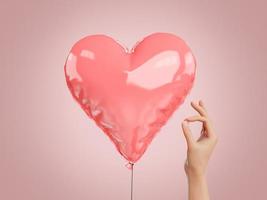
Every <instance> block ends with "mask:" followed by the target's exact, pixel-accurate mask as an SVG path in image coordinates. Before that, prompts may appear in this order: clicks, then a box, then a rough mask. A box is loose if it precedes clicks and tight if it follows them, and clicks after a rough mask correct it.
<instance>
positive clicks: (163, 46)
mask: <svg viewBox="0 0 267 200" xmlns="http://www.w3.org/2000/svg"><path fill="white" fill-rule="evenodd" d="M64 69H65V77H66V81H67V85H68V88H69V89H70V92H71V94H72V96H73V98H74V99H75V100H76V101H77V102H78V103H79V105H80V106H81V108H82V109H83V110H84V111H85V113H86V114H87V115H88V117H89V118H91V119H93V120H94V121H95V122H96V124H97V125H98V126H99V127H100V128H101V129H102V131H103V132H104V133H105V134H106V135H107V136H108V137H109V138H110V139H111V141H112V142H113V143H114V144H115V146H116V148H117V150H118V151H119V153H120V154H121V155H122V156H124V157H125V159H127V160H128V161H129V162H130V163H135V162H136V161H137V160H139V159H140V158H141V156H142V155H143V154H144V152H145V151H146V149H147V147H148V146H149V144H150V143H151V141H152V140H153V138H154V137H155V135H156V133H157V132H158V131H159V130H160V128H161V127H162V126H163V125H164V124H165V123H166V122H167V120H168V119H169V118H170V116H171V115H172V113H173V112H174V111H175V110H176V109H177V108H178V107H179V106H180V105H181V104H182V103H183V101H184V99H185V97H186V96H187V94H188V93H189V92H190V90H191V88H192V86H193V82H194V79H195V70H196V62H195V59H194V56H193V54H192V52H191V50H190V49H189V47H188V46H187V45H186V43H185V42H184V41H183V40H182V39H181V38H179V37H177V36H175V35H173V34H169V33H155V34H152V35H149V36H147V37H145V38H144V39H143V40H142V41H140V42H138V43H137V44H136V45H135V47H134V48H133V49H132V50H131V51H127V50H126V48H124V47H123V46H122V45H120V44H119V43H118V42H116V41H115V40H113V39H112V38H110V37H108V36H105V35H92V36H87V37H85V38H83V39H81V40H79V41H78V42H77V43H76V44H74V46H73V47H72V49H71V51H70V53H69V55H68V57H67V60H66V63H65V67H64Z"/></svg>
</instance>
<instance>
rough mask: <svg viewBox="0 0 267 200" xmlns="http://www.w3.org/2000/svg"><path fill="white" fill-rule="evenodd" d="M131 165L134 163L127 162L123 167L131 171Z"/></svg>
mask: <svg viewBox="0 0 267 200" xmlns="http://www.w3.org/2000/svg"><path fill="white" fill-rule="evenodd" d="M133 165H134V163H131V162H128V163H127V164H126V165H125V167H127V168H128V169H129V170H132V169H133Z"/></svg>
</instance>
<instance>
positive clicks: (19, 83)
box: [0, 0, 267, 200]
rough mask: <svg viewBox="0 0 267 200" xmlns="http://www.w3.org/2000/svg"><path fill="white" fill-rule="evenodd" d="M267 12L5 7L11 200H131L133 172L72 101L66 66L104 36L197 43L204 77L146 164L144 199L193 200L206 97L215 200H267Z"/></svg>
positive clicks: (4, 173)
mask: <svg viewBox="0 0 267 200" xmlns="http://www.w3.org/2000/svg"><path fill="white" fill-rule="evenodd" d="M266 6H267V5H266V3H264V0H262V1H259V0H255V1H244V0H232V1H229V0H227V1H194V2H193V1H188V0H184V1H174V0H173V1H171V0H165V1H139V2H138V1H128V2H127V1H117V2H116V1H106V2H104V1H100V0H98V1H97V0H95V1H74V0H72V1H71V0H53V1H52V0H50V1H48V0H47V1H36V0H31V1H30V0H27V1H26V0H25V1H19V0H17V1H3V0H2V1H1V2H0V24H1V33H0V34H1V37H0V58H1V59H0V60H1V66H0V91H1V99H0V102H1V103H0V111H1V112H0V119H1V120H0V199H1V200H58V199H62V200H63V199H64V200H74V199H75V200H88V199H97V200H102V199H103V200H106V199H114V200H115V199H116V200H125V199H129V195H130V185H129V184H130V171H129V170H128V169H126V168H125V167H124V164H125V163H126V161H125V160H124V159H123V158H122V157H121V156H119V154H118V153H117V152H116V150H115V148H114V145H113V144H112V143H111V142H110V141H109V139H108V138H107V137H106V136H105V135H104V134H102V133H101V131H100V130H99V129H98V128H97V127H96V125H95V124H94V123H93V122H92V121H90V120H88V119H87V117H86V115H85V114H84V113H83V112H82V111H81V109H80V108H79V106H78V104H76V103H75V102H74V101H73V99H72V98H71V95H70V93H69V91H68V89H67V86H66V84H65V79H64V73H63V65H64V62H65V59H66V56H67V54H68V52H69V50H70V48H71V46H72V45H73V43H74V42H76V41H77V40H79V39H80V38H81V37H84V36H86V35H89V34H96V33H104V34H107V35H109V36H112V37H114V38H115V39H118V40H120V41H121V42H122V43H123V44H125V45H127V46H128V47H131V46H133V45H134V44H135V42H136V41H138V40H140V39H141V38H143V37H144V36H146V35H148V34H150V33H152V32H158V31H160V32H171V33H175V34H177V35H179V36H181V37H182V38H184V39H185V40H186V41H187V43H188V44H189V45H190V47H191V48H192V50H193V52H194V54H195V56H196V58H197V63H198V68H197V78H196V82H195V87H194V88H193V90H192V92H191V94H190V96H189V97H188V98H187V100H186V101H185V103H184V104H183V105H182V107H181V108H180V109H179V110H178V111H177V112H175V114H174V115H173V117H172V118H171V119H170V120H169V122H168V124H167V125H166V126H164V127H163V128H162V130H161V131H160V133H159V134H158V135H157V137H156V138H155V140H154V141H153V142H152V144H151V145H150V148H149V149H148V150H147V152H146V153H145V155H144V156H143V157H142V159H141V160H140V161H139V162H138V163H137V164H136V166H135V188H134V196H135V200H145V199H154V200H162V199H166V200H167V199H168V200H178V199H186V197H187V181H186V177H185V174H184V171H183V162H184V159H185V154H186V144H185V141H184V138H183V136H182V134H181V128H180V122H181V121H182V119H183V118H185V117H186V116H188V115H192V114H194V112H193V110H192V109H191V108H190V105H189V103H190V101H191V100H197V99H200V98H202V99H203V100H204V102H206V105H207V107H208V108H209V112H210V115H211V117H212V119H213V122H214V127H215V129H216V132H217V134H218V136H219V143H218V146H217V148H216V151H215V153H214V155H213V157H212V159H211V161H210V165H209V171H208V175H207V177H208V183H209V189H210V193H211V199H216V200H225V199H242V200H251V199H265V198H266V197H265V196H266V181H265V179H266V178H267V172H266V169H267V161H266V152H267V148H266V139H267V135H266V134H267V132H266V130H265V129H266V123H267V114H266V102H267V94H266V88H265V87H266V85H267V62H266V52H267V43H266V35H267V20H266V18H267V14H266ZM198 128H199V127H196V126H194V127H193V129H194V130H195V131H197V129H198ZM196 134H197V133H196Z"/></svg>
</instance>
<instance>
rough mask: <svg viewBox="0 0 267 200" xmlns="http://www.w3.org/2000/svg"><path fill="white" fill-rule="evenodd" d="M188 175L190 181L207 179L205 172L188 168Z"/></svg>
mask: <svg viewBox="0 0 267 200" xmlns="http://www.w3.org/2000/svg"><path fill="white" fill-rule="evenodd" d="M186 175H187V177H188V179H202V178H205V170H202V169H199V168H190V167H188V168H187V169H186Z"/></svg>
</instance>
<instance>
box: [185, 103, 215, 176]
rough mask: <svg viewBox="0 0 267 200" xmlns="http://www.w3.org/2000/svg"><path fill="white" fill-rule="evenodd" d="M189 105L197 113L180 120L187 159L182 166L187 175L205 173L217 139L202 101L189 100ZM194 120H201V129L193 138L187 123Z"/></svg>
mask: <svg viewBox="0 0 267 200" xmlns="http://www.w3.org/2000/svg"><path fill="white" fill-rule="evenodd" d="M191 106H192V107H193V108H194V109H195V110H196V111H197V112H198V113H199V115H195V116H191V117H187V118H186V119H185V120H184V121H183V122H182V129H183V133H184V136H185V139H186V142H187V159H186V162H185V165H184V168H185V172H186V174H187V176H189V177H190V176H203V175H204V174H205V171H206V168H207V165H208V161H209V158H210V156H211V154H212V152H213V149H214V147H215V145H216V143H217V141H218V139H217V136H216V135H215V132H214V130H213V127H212V124H211V121H210V119H209V117H208V114H207V110H206V108H205V106H204V104H203V102H202V101H199V102H191ZM196 121H199V122H202V131H201V133H200V137H199V138H198V139H197V140H194V138H193V136H192V133H191V131H190V128H189V123H190V122H196Z"/></svg>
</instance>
